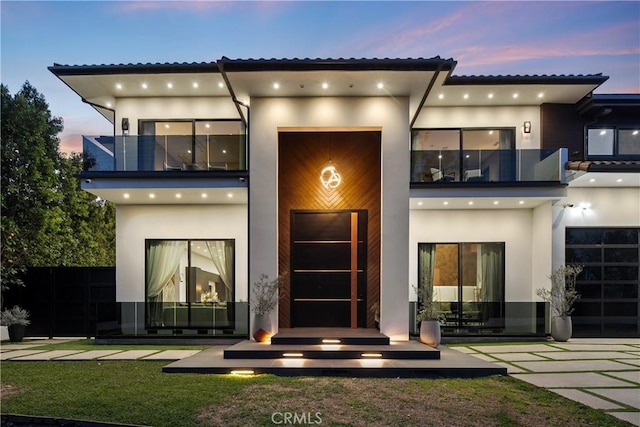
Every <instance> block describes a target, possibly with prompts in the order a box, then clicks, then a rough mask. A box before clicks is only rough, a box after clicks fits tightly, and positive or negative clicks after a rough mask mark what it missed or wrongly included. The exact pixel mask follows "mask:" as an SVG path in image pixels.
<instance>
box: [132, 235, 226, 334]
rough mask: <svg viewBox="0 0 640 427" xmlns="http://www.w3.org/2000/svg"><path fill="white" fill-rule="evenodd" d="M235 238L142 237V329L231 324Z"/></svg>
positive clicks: (211, 326)
mask: <svg viewBox="0 0 640 427" xmlns="http://www.w3.org/2000/svg"><path fill="white" fill-rule="evenodd" d="M234 272H235V242H234V240H147V241H146V288H145V289H146V327H147V329H174V330H176V329H197V330H210V329H223V330H226V329H233V319H234V316H233V307H234V302H235V278H234Z"/></svg>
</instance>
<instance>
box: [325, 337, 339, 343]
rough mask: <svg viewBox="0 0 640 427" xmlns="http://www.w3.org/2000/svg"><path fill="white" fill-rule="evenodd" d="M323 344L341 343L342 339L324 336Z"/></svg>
mask: <svg viewBox="0 0 640 427" xmlns="http://www.w3.org/2000/svg"><path fill="white" fill-rule="evenodd" d="M322 344H340V340H336V339H331V338H324V339H323V340H322Z"/></svg>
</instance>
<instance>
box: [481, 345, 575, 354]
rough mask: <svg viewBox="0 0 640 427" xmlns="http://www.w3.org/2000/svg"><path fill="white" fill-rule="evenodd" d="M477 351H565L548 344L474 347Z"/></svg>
mask: <svg viewBox="0 0 640 427" xmlns="http://www.w3.org/2000/svg"><path fill="white" fill-rule="evenodd" d="M472 348H473V349H474V350H476V351H481V352H483V353H538V352H543V351H563V350H562V349H560V348H555V347H552V346H550V345H547V344H523V345H483V346H472Z"/></svg>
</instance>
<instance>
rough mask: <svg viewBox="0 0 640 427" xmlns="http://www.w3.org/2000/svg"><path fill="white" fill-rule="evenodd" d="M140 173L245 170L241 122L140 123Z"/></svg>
mask: <svg viewBox="0 0 640 427" xmlns="http://www.w3.org/2000/svg"><path fill="white" fill-rule="evenodd" d="M139 129H140V135H141V137H140V142H139V145H138V147H139V148H138V150H139V154H138V162H139V165H138V168H139V169H140V170H210V171H214V170H245V169H246V162H245V157H246V153H245V151H246V150H245V136H246V135H245V134H246V131H245V128H244V125H243V124H242V122H241V121H239V120H141V121H140V124H139Z"/></svg>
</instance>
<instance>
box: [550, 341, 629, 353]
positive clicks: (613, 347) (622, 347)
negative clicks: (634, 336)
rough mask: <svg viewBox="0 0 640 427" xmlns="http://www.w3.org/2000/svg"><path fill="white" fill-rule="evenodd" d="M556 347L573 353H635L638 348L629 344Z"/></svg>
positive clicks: (555, 345) (567, 344)
mask: <svg viewBox="0 0 640 427" xmlns="http://www.w3.org/2000/svg"><path fill="white" fill-rule="evenodd" d="M553 345H554V347H558V348H562V349H565V350H571V351H633V350H637V347H634V346H632V345H627V344H587V343H580V344H576V343H571V342H568V343H553Z"/></svg>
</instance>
